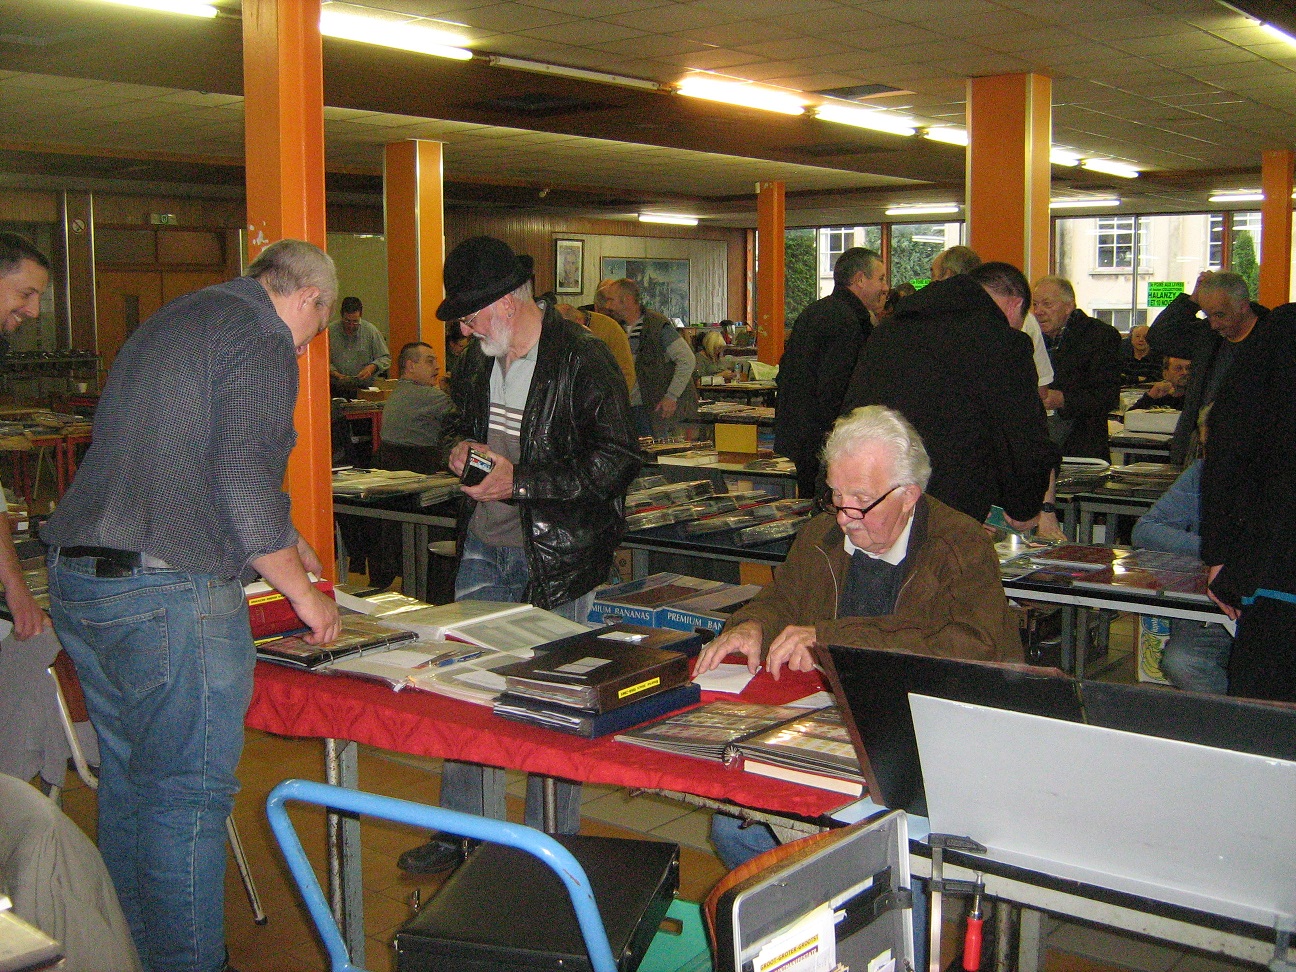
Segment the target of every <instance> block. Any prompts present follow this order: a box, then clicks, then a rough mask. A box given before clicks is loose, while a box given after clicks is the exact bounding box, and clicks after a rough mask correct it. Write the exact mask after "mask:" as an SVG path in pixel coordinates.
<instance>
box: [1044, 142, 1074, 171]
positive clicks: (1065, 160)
mask: <svg viewBox="0 0 1296 972" xmlns="http://www.w3.org/2000/svg"><path fill="white" fill-rule="evenodd" d="M1049 161H1050V162H1052V163H1053V164H1054V165H1065V166H1076V165H1079V164H1080V156H1079V155H1077V154H1076V153H1075V152H1072V151H1071V150H1070V149H1064V148H1059V147H1058V146H1056V145H1054V146H1053V148H1052V149H1050V150H1049Z"/></svg>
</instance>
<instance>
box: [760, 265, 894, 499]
mask: <svg viewBox="0 0 1296 972" xmlns="http://www.w3.org/2000/svg"><path fill="white" fill-rule="evenodd" d="M886 295H887V278H886V265H885V264H884V263H883V262H882V258H881V257H880V256H878V255H877V254H876V253H874V252H873V251H872V250H869V249H865V248H864V247H862V246H854V247H851V248H850V249H849V250H847V251H846V252H844V253H843V254H842V255H841V256H839V257H838V258H837V263H836V264H835V265H834V266H833V292H832V293H831V294H829V295H828V296H827V297H823V298H821V299H819V300H816V301H815V302H814V303H813V304H811V305H810V306H809V307H807V308H806V309H805V310H803V311H802V312H801V314H800V316H799V317H798V318H797V319H796V323H795V324H794V325H793V326H792V335H791V337H789V338H788V343H787V348H786V349H785V350H784V351H783V360H782V361H781V362H780V363H779V373H778V405H777V408H776V410H775V412H774V451H775V452H777V453H779V454H780V455H784V456H787V457H788V458H789V459H791V460H792V461H793V462H794V463H796V468H797V492H798V494H799V495H801V496H813V495H814V493H815V488H816V481H817V480H818V478H819V449H820V448H821V447H822V446H823V442H824V436H826V435H827V434H828V430H829V429H830V428H832V424H833V422H835V421H836V420H837V416H838V414H840V412H841V405H842V398H843V397H844V396H845V394H846V388H847V385H848V384H849V382H850V376H851V370H852V369H853V368H854V367H855V359H856V357H857V356H858V355H859V351H860V348H862V347H863V346H864V342H865V341H867V340H868V336H869V333H870V332H871V331H872V330H873V322H874V320H875V319H876V318H877V317H878V316H879V315H880V314H881V313H882V304H883V302H884V301H885V300H886Z"/></svg>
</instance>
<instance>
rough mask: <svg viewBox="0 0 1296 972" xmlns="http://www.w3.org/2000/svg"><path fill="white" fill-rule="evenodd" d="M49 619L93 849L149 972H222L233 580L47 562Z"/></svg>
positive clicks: (240, 625) (238, 627)
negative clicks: (71, 717) (76, 704)
mask: <svg viewBox="0 0 1296 972" xmlns="http://www.w3.org/2000/svg"><path fill="white" fill-rule="evenodd" d="M49 568H50V571H49V584H50V614H51V615H52V616H53V619H54V627H55V630H56V631H57V632H58V636H59V640H60V641H61V642H62V643H63V647H64V648H65V649H66V650H67V652H68V654H69V655H71V656H72V660H73V661H74V662H75V663H76V668H77V675H78V676H79V677H80V680H81V686H82V688H83V689H84V691H85V697H86V704H87V706H88V708H89V710H90V721H91V722H92V723H93V724H94V727H95V730H96V732H98V734H99V751H100V755H101V759H102V762H101V764H100V768H99V849H100V851H101V852H102V853H103V858H104V863H105V864H106V865H107V866H108V872H109V874H111V875H112V879H113V884H114V885H116V888H117V896H118V898H119V899H120V901H121V906H122V911H123V912H124V913H125V915H126V921H127V924H128V925H129V926H130V930H131V935H132V937H133V938H134V939H135V944H136V947H137V948H138V949H139V953H140V958H141V959H142V960H143V962H144V965H145V967H146V968H148V969H149V970H150V972H170V970H175V972H180V970H185V972H195V970H196V972H208V970H212V972H214V970H217V969H220V968H221V967H222V965H223V963H224V961H225V907H224V898H225V821H226V819H227V818H228V817H229V815H230V811H231V810H232V809H233V807H234V794H235V793H237V792H238V789H239V783H238V778H237V777H236V776H235V770H236V769H237V767H238V761H239V756H240V755H241V754H242V751H243V719H244V716H245V715H246V714H247V707H248V704H249V703H250V702H251V700H252V668H253V665H254V664H255V661H256V651H255V649H254V647H253V645H252V632H251V630H250V629H249V627H248V614H247V605H246V602H245V601H244V598H243V589H242V587H241V586H240V585H239V583H238V581H237V580H226V579H222V578H217V577H212V576H210V575H206V574H191V573H186V572H185V571H180V570H165V569H153V568H148V567H138V568H135V570H134V571H132V573H131V574H130V575H128V576H125V577H96V576H95V561H94V560H92V559H88V558H77V559H70V558H64V557H61V556H60V555H59V553H58V551H57V550H55V551H52V552H51V553H50V555H49Z"/></svg>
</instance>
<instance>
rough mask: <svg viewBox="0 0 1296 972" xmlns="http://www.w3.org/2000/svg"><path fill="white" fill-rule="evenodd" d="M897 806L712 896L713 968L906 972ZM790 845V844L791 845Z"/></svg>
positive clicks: (904, 866)
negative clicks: (714, 955) (714, 946)
mask: <svg viewBox="0 0 1296 972" xmlns="http://www.w3.org/2000/svg"><path fill="white" fill-rule="evenodd" d="M906 821H907V818H906V816H905V814H904V813H903V812H902V811H892V812H890V813H887V814H885V815H883V816H881V817H878V818H876V819H874V820H872V821H867V822H864V823H860V824H856V825H854V826H852V827H847V828H844V829H843V830H840V831H835V832H833V833H830V834H824V835H821V838H822V839H820V838H811V839H810V841H808V842H807V843H808V847H807V849H806V851H805V852H804V853H794V854H792V855H790V856H788V857H786V858H785V859H783V860H781V861H779V862H778V863H776V864H774V865H772V866H770V867H767V868H763V869H761V870H759V871H757V872H756V873H754V874H752V875H751V876H749V877H747V878H746V879H745V880H740V881H739V882H738V883H736V884H734V885H732V886H731V887H729V888H726V889H724V890H721V891H720V892H719V894H718V895H716V896H715V900H714V904H715V940H716V961H715V968H716V972H778V970H781V969H793V968H795V969H797V970H798V972H800V970H802V969H833V968H835V967H836V966H837V965H838V964H839V965H840V966H843V967H845V968H847V969H849V970H850V972H912V969H913V941H914V939H913V913H912V908H913V898H912V896H911V894H910V891H909V887H910V885H909V833H908V826H907V823H906ZM792 846H794V845H789V848H790V847H792Z"/></svg>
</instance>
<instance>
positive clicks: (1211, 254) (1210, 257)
mask: <svg viewBox="0 0 1296 972" xmlns="http://www.w3.org/2000/svg"><path fill="white" fill-rule="evenodd" d="M1223 264H1224V214H1223V213H1211V216H1210V242H1209V243H1208V250H1207V254H1206V268H1207V269H1208V270H1218V269H1219V268H1220V267H1221V266H1223Z"/></svg>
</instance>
